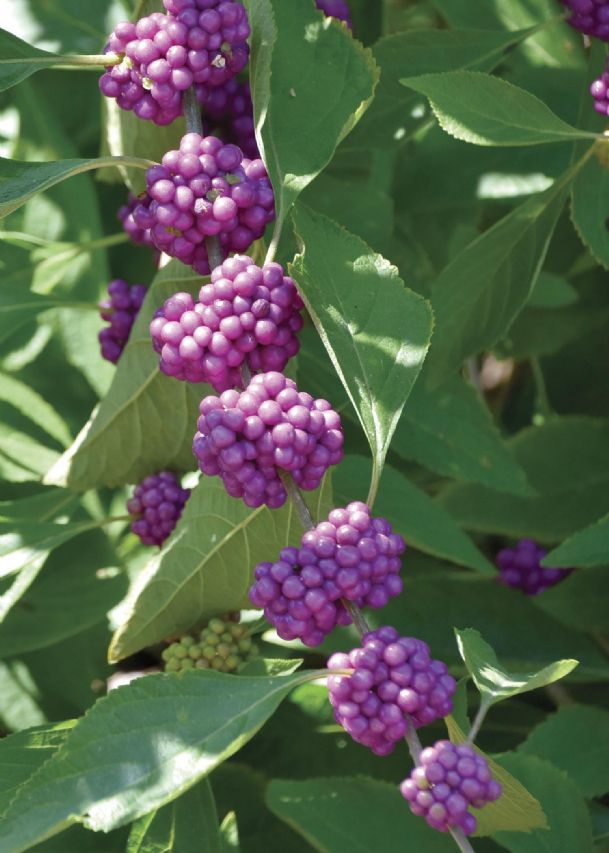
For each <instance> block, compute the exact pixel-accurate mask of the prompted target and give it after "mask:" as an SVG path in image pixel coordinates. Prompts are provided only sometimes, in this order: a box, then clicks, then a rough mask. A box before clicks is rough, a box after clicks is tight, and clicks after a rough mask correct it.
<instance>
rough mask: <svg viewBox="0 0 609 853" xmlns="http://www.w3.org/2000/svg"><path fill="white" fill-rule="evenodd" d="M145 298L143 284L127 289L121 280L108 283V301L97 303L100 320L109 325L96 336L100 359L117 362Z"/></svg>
mask: <svg viewBox="0 0 609 853" xmlns="http://www.w3.org/2000/svg"><path fill="white" fill-rule="evenodd" d="M145 296H146V287H145V286H144V285H143V284H134V285H132V286H131V287H129V285H128V284H127V282H126V281H123V279H121V278H117V279H114V281H111V282H110V284H109V285H108V299H104V300H103V301H102V302H100V303H99V308H100V314H101V317H102V319H103V320H107V321H108V323H109V324H110V325H109V326H106V327H105V328H104V329H102V330H101V331H100V333H99V335H98V337H99V343H100V345H101V354H102V358H105V359H106V360H107V361H111V362H112V363H113V364H116V362H117V361H118V360H119V358H120V355H121V353H122V351H123V349H124V348H125V344H126V343H127V341H128V339H129V335H130V333H131V327H132V326H133V323H134V322H135V318H136V317H137V315H138V312H139V310H140V308H141V307H142V302H143V301H144V297H145Z"/></svg>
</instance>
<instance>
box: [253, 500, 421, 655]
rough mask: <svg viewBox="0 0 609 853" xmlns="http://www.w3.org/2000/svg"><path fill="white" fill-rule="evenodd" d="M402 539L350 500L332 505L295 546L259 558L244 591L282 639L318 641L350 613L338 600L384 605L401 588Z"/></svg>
mask: <svg viewBox="0 0 609 853" xmlns="http://www.w3.org/2000/svg"><path fill="white" fill-rule="evenodd" d="M405 550H406V543H405V542H404V540H403V539H402V537H401V536H399V535H398V534H397V533H393V531H392V529H391V525H390V524H389V522H388V521H386V520H385V519H384V518H372V517H371V515H370V509H369V507H368V506H367V505H366V504H364V503H361V502H360V501H355V502H353V503H350V504H349V505H348V506H347V507H345V508H344V509H333V510H332V512H331V513H330V514H329V516H328V520H327V521H322V522H321V523H320V524H318V525H317V526H316V527H315V528H314V529H313V530H310V531H308V532H307V533H305V534H304V536H303V537H302V540H301V544H300V548H284V549H283V551H281V554H280V559H279V560H277V562H275V563H259V565H258V566H256V570H255V574H254V577H255V582H254V584H253V586H252V587H251V589H250V592H249V596H250V600H251V602H252V604H253V605H254V606H255V607H259V608H261V609H264V615H265V616H266V618H267V619H268V620H269V622H270V623H271V624H272V625H273V626H274V627H275V628H276V630H277V633H278V634H279V636H280V637H282V638H283V639H284V640H295V639H297V638H299V639H301V640H302V642H303V643H304V644H305V645H307V646H318V645H319V644H320V643H321V642H322V641H323V639H324V637H325V636H326V635H327V634H329V633H330V632H331V631H333V630H334V628H335V627H336V625H348V624H350V623H351V617H350V616H349V613H348V612H347V610H346V609H345V606H344V604H342V603H341V600H346V601H351V602H353V603H354V604H356V605H357V606H358V607H373V608H375V609H379V608H381V607H384V606H385V605H386V604H387V602H388V601H389V599H390V598H392V597H393V596H396V595H399V594H400V592H401V591H402V580H401V578H400V576H399V572H400V568H401V561H400V555H401V554H403V553H404V551H405Z"/></svg>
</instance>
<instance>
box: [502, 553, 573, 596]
mask: <svg viewBox="0 0 609 853" xmlns="http://www.w3.org/2000/svg"><path fill="white" fill-rule="evenodd" d="M547 553H548V552H547V551H546V550H545V548H541V547H540V546H539V545H538V544H537V543H536V542H534V541H533V539H521V540H520V541H519V542H518V543H517V545H516V546H515V547H514V548H503V549H502V550H501V551H499V553H498V554H497V557H496V559H495V562H496V563H497V567H498V569H499V580H500V582H501V583H503V584H505V586H510V587H512V588H513V589H521V590H522V591H523V592H525V593H526V594H527V595H538V594H539V593H540V592H543V591H544V590H546V589H548V587H551V586H554V585H555V584H557V583H559V582H560V581H562V580H564V579H565V578H566V577H567V576H568V575H569V574H570V573H571V569H551V568H550V569H546V568H544V567H543V566H542V565H541V561H542V560H543V558H544V557H545V556H546V554H547Z"/></svg>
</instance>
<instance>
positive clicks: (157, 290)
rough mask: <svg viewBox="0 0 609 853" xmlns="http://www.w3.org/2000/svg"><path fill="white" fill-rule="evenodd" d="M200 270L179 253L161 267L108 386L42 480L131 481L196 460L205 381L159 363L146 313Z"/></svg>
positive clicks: (194, 284)
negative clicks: (187, 378)
mask: <svg viewBox="0 0 609 853" xmlns="http://www.w3.org/2000/svg"><path fill="white" fill-rule="evenodd" d="M200 285H201V279H200V277H198V276H196V275H195V274H194V273H193V271H192V270H190V269H187V268H186V267H185V266H184V265H183V264H180V263H179V262H178V261H173V262H172V263H170V264H168V265H167V267H165V268H164V269H163V270H161V271H160V272H159V273H158V275H157V276H156V278H155V280H154V282H153V284H152V285H151V287H150V290H149V292H148V294H147V295H146V299H145V301H144V304H143V305H142V308H141V309H140V312H139V314H138V317H137V320H136V322H135V324H134V326H133V329H132V330H131V335H130V336H129V342H128V344H127V346H126V347H125V350H124V351H123V354H122V356H121V358H120V360H119V362H118V365H117V369H116V373H115V375H114V379H113V382H112V385H111V387H110V391H109V392H108V394H107V396H106V397H105V398H104V400H103V401H102V402H101V404H100V405H99V407H98V408H96V409H95V410H94V411H93V413H92V415H91V418H90V419H89V422H88V423H87V424H86V425H85V426H84V428H83V429H82V430H81V432H80V435H79V436H78V437H77V438H76V441H75V442H74V444H73V445H72V447H71V448H69V449H68V450H67V451H66V453H65V454H64V455H63V456H62V457H61V459H60V460H59V461H58V462H57V464H56V465H55V466H54V467H53V468H52V469H51V470H50V471H49V473H48V474H47V476H46V478H45V482H47V483H49V484H51V485H67V486H69V487H70V488H71V489H76V490H79V491H85V490H87V489H90V488H93V487H97V486H99V485H100V484H104V485H107V486H118V485H123V484H124V483H135V482H138V481H139V480H141V479H142V478H143V477H145V476H146V475H147V474H149V473H150V472H151V471H160V470H161V469H163V468H176V469H178V470H187V469H189V468H193V467H194V460H193V456H192V437H193V435H194V434H195V432H196V425H197V416H198V406H199V402H200V400H201V399H202V398H203V397H204V396H205V395H206V393H208V390H209V387H208V386H207V385H204V384H200V385H197V384H191V383H189V382H178V381H177V380H175V379H173V378H172V377H169V376H165V375H164V374H163V373H161V371H160V370H159V357H158V355H157V354H156V353H155V352H154V350H153V349H152V344H151V343H150V331H149V326H150V320H151V318H152V315H153V313H154V312H155V311H156V309H157V308H158V307H159V305H161V304H162V303H163V302H164V300H165V299H167V298H168V297H169V296H171V295H172V294H173V293H175V292H176V291H178V290H187V289H190V290H191V291H193V292H195V291H197V290H198V288H199V287H200Z"/></svg>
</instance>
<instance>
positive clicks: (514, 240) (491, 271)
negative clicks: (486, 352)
mask: <svg viewBox="0 0 609 853" xmlns="http://www.w3.org/2000/svg"><path fill="white" fill-rule="evenodd" d="M575 174H576V172H575V171H574V170H573V169H570V170H569V171H568V172H566V173H565V174H563V175H562V177H561V178H559V179H558V180H557V181H555V183H554V184H553V185H552V186H551V187H550V188H549V189H548V190H546V191H545V192H543V193H539V194H537V195H534V196H533V197H532V198H530V199H528V200H527V201H525V202H524V203H523V204H521V205H520V206H519V207H517V208H515V209H514V210H513V211H512V212H511V213H509V214H508V215H507V216H505V217H504V218H503V219H500V220H499V222H497V223H496V224H495V225H493V226H492V227H491V228H489V229H488V231H485V232H484V234H482V235H481V236H480V237H478V238H477V239H476V240H474V241H473V243H470V244H469V245H468V246H467V247H466V248H465V249H464V250H463V251H462V252H460V253H459V254H458V255H457V257H456V258H455V259H454V260H453V261H452V262H451V263H449V264H448V266H447V267H446V268H445V269H444V270H443V271H442V272H441V273H440V275H439V276H438V278H437V279H436V280H435V281H434V282H433V284H432V303H433V307H434V311H435V313H436V329H435V334H434V346H433V347H432V351H431V354H430V368H431V369H432V371H433V374H432V375H433V378H434V379H435V380H436V381H439V380H440V379H441V378H443V377H444V376H445V375H446V374H447V373H448V372H449V371H451V370H452V369H454V368H455V367H458V366H459V365H460V364H461V363H462V362H463V361H464V359H466V358H467V357H468V356H470V355H473V354H475V353H477V352H480V351H481V350H483V349H488V348H491V347H492V346H493V344H495V343H496V342H497V341H498V340H499V339H500V338H501V337H502V336H503V335H504V334H505V333H506V332H507V330H508V329H509V327H510V326H511V324H512V322H513V320H514V318H515V317H516V315H517V314H518V312H519V311H520V310H521V308H522V307H523V306H524V304H525V303H526V302H527V300H528V298H529V295H530V293H531V290H532V288H533V286H534V285H535V281H536V279H537V276H538V274H539V271H540V269H541V267H542V265H543V262H544V259H545V256H546V252H547V249H548V244H549V242H550V238H551V236H552V233H553V231H554V228H555V226H556V222H557V220H558V217H559V215H560V213H561V211H562V208H563V206H564V203H565V200H566V197H567V193H568V190H569V187H570V184H571V181H572V180H573V178H574V176H575Z"/></svg>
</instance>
